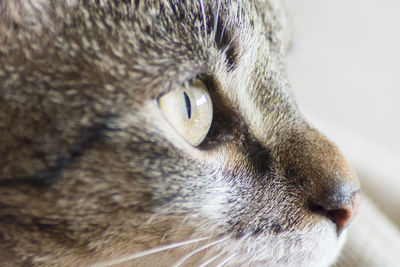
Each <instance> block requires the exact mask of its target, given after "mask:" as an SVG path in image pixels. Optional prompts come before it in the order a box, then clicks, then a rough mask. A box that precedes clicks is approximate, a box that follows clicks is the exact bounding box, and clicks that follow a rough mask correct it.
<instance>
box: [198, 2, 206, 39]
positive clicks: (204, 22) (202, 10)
mask: <svg viewBox="0 0 400 267" xmlns="http://www.w3.org/2000/svg"><path fill="white" fill-rule="evenodd" d="M199 1H200V7H201V13H202V15H203V24H204V38H205V39H206V40H207V39H208V38H207V21H206V11H205V9H204V2H203V0H199Z"/></svg>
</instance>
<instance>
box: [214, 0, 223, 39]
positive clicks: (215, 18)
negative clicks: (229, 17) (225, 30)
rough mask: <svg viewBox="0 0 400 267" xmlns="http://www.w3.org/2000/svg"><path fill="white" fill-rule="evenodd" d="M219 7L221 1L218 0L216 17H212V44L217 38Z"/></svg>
mask: <svg viewBox="0 0 400 267" xmlns="http://www.w3.org/2000/svg"><path fill="white" fill-rule="evenodd" d="M220 6H221V0H218V7H217V12H216V15H214V38H213V39H214V42H215V38H216V37H217V27H218V19H219V8H220Z"/></svg>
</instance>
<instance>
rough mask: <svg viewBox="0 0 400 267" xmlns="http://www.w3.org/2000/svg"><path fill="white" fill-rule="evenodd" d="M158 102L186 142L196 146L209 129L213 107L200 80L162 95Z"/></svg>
mask: <svg viewBox="0 0 400 267" xmlns="http://www.w3.org/2000/svg"><path fill="white" fill-rule="evenodd" d="M158 103H159V106H160V109H161V111H162V112H163V114H164V116H165V118H166V119H167V120H168V122H169V123H170V124H171V125H172V126H173V127H174V128H175V130H176V131H177V132H178V133H179V134H180V135H181V136H182V137H183V138H184V139H185V140H186V141H187V142H189V143H190V144H191V145H193V146H198V145H199V144H200V143H201V142H202V141H203V140H204V138H205V137H206V135H207V133H208V130H210V126H211V122H212V118H213V108H212V102H211V98H210V95H209V94H208V91H207V88H206V87H205V85H204V84H203V83H202V82H201V81H195V82H192V83H190V84H187V85H186V86H182V87H180V88H176V89H175V90H172V91H170V92H168V93H166V94H164V95H162V96H161V97H160V98H159V99H158Z"/></svg>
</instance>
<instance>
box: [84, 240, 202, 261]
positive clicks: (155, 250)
mask: <svg viewBox="0 0 400 267" xmlns="http://www.w3.org/2000/svg"><path fill="white" fill-rule="evenodd" d="M206 239H208V238H207V237H204V238H197V239H192V240H185V241H181V242H177V243H172V244H169V245H164V246H160V247H156V248H151V249H148V250H144V251H140V252H135V253H133V254H130V255H126V256H122V257H120V258H117V259H113V260H108V261H103V262H99V263H95V264H93V265H91V266H92V267H105V266H111V265H114V264H119V263H123V262H126V261H129V260H133V259H137V258H140V257H144V256H147V255H151V254H154V253H158V252H161V251H164V250H168V249H172V248H177V247H181V246H186V245H189V244H193V243H196V242H200V241H203V240H206Z"/></svg>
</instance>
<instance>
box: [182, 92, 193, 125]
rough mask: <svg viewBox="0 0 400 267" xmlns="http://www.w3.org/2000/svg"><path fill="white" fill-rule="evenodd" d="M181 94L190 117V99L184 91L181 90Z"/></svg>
mask: <svg viewBox="0 0 400 267" xmlns="http://www.w3.org/2000/svg"><path fill="white" fill-rule="evenodd" d="M183 96H184V98H185V103H186V111H187V115H188V118H189V119H190V118H191V117H192V107H191V106H190V99H189V96H188V95H187V93H186V92H183Z"/></svg>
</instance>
